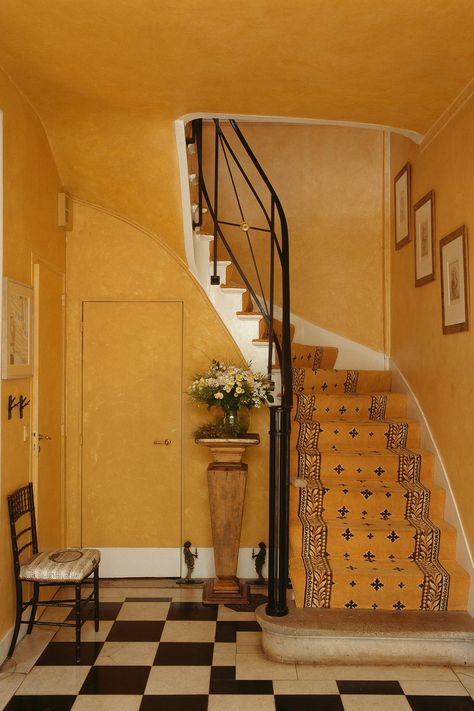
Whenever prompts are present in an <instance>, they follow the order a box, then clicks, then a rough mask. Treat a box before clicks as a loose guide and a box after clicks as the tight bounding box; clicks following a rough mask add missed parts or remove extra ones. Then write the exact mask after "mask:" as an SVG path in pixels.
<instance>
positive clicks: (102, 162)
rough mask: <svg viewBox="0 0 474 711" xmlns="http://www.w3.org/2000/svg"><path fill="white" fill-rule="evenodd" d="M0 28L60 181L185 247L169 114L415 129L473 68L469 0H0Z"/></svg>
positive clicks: (1, 53)
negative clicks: (236, 0) (180, 0)
mask: <svg viewBox="0 0 474 711" xmlns="http://www.w3.org/2000/svg"><path fill="white" fill-rule="evenodd" d="M0 26H1V27H2V42H1V45H0V65H1V66H3V67H4V68H5V69H6V70H7V71H8V72H9V73H10V74H11V75H12V76H13V77H14V79H15V81H16V82H18V84H19V86H21V87H22V88H23V89H24V91H25V92H26V93H27V95H28V96H29V97H30V98H31V100H32V102H33V103H34V105H35V107H36V108H37V109H38V112H39V114H40V116H41V118H42V120H43V121H44V124H45V126H46V129H47V131H48V135H49V137H50V140H51V144H52V146H53V148H54V152H55V155H56V156H57V164H58V167H59V170H60V174H61V176H62V178H63V180H64V183H65V185H66V186H67V188H68V189H69V190H70V191H71V192H73V193H74V194H75V195H77V196H78V197H80V198H81V199H84V200H87V201H90V202H94V203H97V204H100V205H104V206H106V207H108V208H110V209H112V210H115V211H116V212H118V213H120V214H126V215H127V216H128V217H129V218H130V219H132V220H135V221H137V222H139V223H140V224H141V225H144V226H145V227H146V228H147V229H150V230H151V231H153V232H155V233H157V234H160V235H162V236H163V239H166V241H167V242H168V243H169V244H171V245H172V246H173V248H174V249H175V250H176V251H177V252H179V253H181V254H182V249H183V246H182V235H181V231H180V209H179V190H178V186H179V183H178V176H177V170H176V157H175V152H174V134H173V131H174V127H173V121H174V119H176V118H177V117H179V116H182V115H184V114H187V113H190V112H196V111H199V112H209V113H218V112H226V113H229V114H234V115H237V114H247V115H250V116H251V115H264V116H265V115H266V116H294V117H306V118H317V119H328V120H342V121H359V122H369V123H379V124H385V125H390V126H397V127H400V128H407V129H410V130H415V131H420V132H424V131H426V130H427V129H428V128H429V127H430V126H431V125H432V123H433V122H434V121H435V120H436V119H437V117H438V116H439V115H440V113H441V112H442V111H443V110H444V108H445V107H446V106H447V105H448V104H449V103H450V102H451V101H452V100H453V99H454V98H455V97H456V96H457V94H458V93H459V92H460V91H461V90H462V89H463V87H464V86H465V85H466V84H467V82H468V81H469V80H470V79H471V77H472V66H473V57H474V55H473V45H472V32H473V28H474V6H473V3H472V2H471V0H450V2H446V0H430V2H428V3H427V2H421V0H416V1H415V2H413V0H391V2H383V3H381V2H380V0H359V1H358V2H348V0H339V1H338V2H335V0H318V2H312V1H310V0H299V1H298V2H293V3H288V1H287V0H272V2H269V0H265V1H262V2H250V1H249V0H244V1H243V2H240V3H227V2H217V3H216V2H215V0H200V2H199V11H198V12H196V7H195V4H194V3H193V2H191V0H186V1H185V2H183V3H180V4H179V5H178V4H177V3H176V1H175V0H160V2H159V3H157V2H156V0H140V2H138V3H137V1H136V0H119V1H118V2H114V3H112V2H111V0H81V2H77V3H73V2H69V3H64V2H44V0H2V3H1V4H0ZM440 37H442V38H443V41H442V42H440ZM427 77H429V78H430V79H429V80H427Z"/></svg>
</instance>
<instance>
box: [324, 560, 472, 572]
mask: <svg viewBox="0 0 474 711" xmlns="http://www.w3.org/2000/svg"><path fill="white" fill-rule="evenodd" d="M439 562H440V563H441V565H442V566H443V567H444V568H446V570H447V571H448V572H449V573H450V574H452V575H462V576H464V575H468V573H467V572H466V570H464V568H463V567H462V566H461V565H459V563H458V562H457V561H455V560H454V559H452V558H446V559H444V558H440V560H439ZM329 564H330V566H331V570H332V571H333V573H335V574H351V573H354V572H357V574H358V575H373V574H374V573H378V574H380V573H383V574H384V575H399V574H400V573H401V572H404V573H407V572H409V571H410V570H412V571H413V573H416V574H417V575H418V574H419V570H420V568H419V566H418V565H417V564H416V562H415V561H414V560H410V559H409V558H403V559H395V560H389V559H388V558H377V559H376V560H373V561H368V560H365V559H363V558H355V557H354V558H350V559H345V558H342V557H341V558H338V557H336V556H329ZM353 568H355V569H356V570H353ZM400 568H401V569H402V570H400Z"/></svg>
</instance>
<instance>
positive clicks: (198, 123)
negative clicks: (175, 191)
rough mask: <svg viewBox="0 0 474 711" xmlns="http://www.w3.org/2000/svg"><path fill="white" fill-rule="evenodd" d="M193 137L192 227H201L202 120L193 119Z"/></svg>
mask: <svg viewBox="0 0 474 711" xmlns="http://www.w3.org/2000/svg"><path fill="white" fill-rule="evenodd" d="M193 136H194V140H195V141H196V151H197V159H198V170H199V180H198V221H197V224H196V223H194V227H198V226H199V227H200V226H201V225H202V179H201V175H202V119H194V121H193Z"/></svg>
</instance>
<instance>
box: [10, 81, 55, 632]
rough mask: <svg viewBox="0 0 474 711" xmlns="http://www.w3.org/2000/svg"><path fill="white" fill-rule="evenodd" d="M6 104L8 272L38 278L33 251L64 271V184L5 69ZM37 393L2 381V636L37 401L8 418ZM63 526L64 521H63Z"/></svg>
mask: <svg viewBox="0 0 474 711" xmlns="http://www.w3.org/2000/svg"><path fill="white" fill-rule="evenodd" d="M0 109H1V110H2V111H3V125H4V129H3V131H4V133H3V140H4V169H3V170H4V245H3V259H4V264H3V272H4V275H5V276H8V277H11V278H13V279H17V280H18V281H22V282H24V283H26V284H31V283H32V273H31V256H32V253H34V254H35V255H37V256H40V257H42V258H43V259H45V260H47V261H48V262H50V263H51V264H53V265H54V266H56V267H57V268H58V269H60V270H64V263H65V239H64V232H63V231H62V230H59V229H58V228H57V227H56V220H57V192H58V190H59V187H60V182H59V177H58V173H57V170H56V167H55V163H54V160H53V157H52V155H51V151H50V147H49V144H48V141H47V138H46V135H45V132H44V130H43V127H42V125H41V123H40V121H39V120H38V118H37V116H36V115H35V114H34V112H33V111H32V109H31V107H30V105H29V104H28V103H27V102H26V101H25V99H24V98H23V97H22V96H21V94H20V93H19V92H18V91H17V89H16V88H15V87H14V86H13V84H12V83H11V82H10V81H9V79H8V78H7V77H6V76H5V74H4V73H3V72H1V71H0ZM10 394H11V395H16V396H17V397H18V396H19V395H20V394H23V395H26V396H27V397H29V398H31V379H29V378H27V379H18V380H16V379H15V380H3V381H2V396H1V407H2V462H1V502H0V517H1V518H0V639H1V638H2V637H3V635H4V634H5V633H6V632H7V630H8V629H9V628H10V627H11V626H12V624H13V621H14V609H15V608H14V586H13V567H12V558H11V550H10V530H9V526H8V515H7V506H6V500H5V497H6V496H7V494H9V493H11V492H12V491H14V490H15V489H16V488H17V487H19V486H23V485H25V484H26V483H27V482H28V479H29V474H30V442H29V441H28V442H24V441H23V427H24V426H26V427H28V428H29V429H30V430H31V410H32V408H31V405H30V406H29V407H28V408H26V410H25V413H24V417H23V420H20V419H19V418H18V415H17V411H15V414H14V416H13V418H12V419H11V420H8V419H7V417H6V413H7V403H8V396H9V395H10ZM58 525H59V522H58Z"/></svg>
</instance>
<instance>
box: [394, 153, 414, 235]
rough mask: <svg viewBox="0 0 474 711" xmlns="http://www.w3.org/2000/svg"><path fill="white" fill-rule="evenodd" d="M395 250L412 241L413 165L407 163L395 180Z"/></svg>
mask: <svg viewBox="0 0 474 711" xmlns="http://www.w3.org/2000/svg"><path fill="white" fill-rule="evenodd" d="M394 193H395V249H400V248H401V247H403V246H404V245H405V244H407V243H408V242H409V241H410V213H411V202H410V201H411V165H410V163H406V164H405V165H404V166H403V168H402V169H401V171H400V172H399V173H397V175H396V176H395V180H394Z"/></svg>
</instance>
